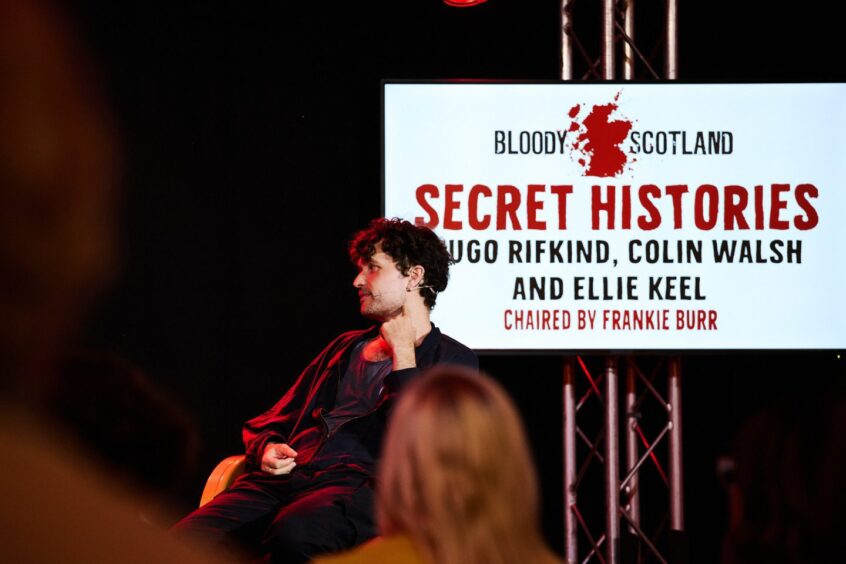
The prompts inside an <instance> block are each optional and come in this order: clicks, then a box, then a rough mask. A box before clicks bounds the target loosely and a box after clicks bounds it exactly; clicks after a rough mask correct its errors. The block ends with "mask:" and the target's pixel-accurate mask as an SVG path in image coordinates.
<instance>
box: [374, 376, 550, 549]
mask: <svg viewBox="0 0 846 564" xmlns="http://www.w3.org/2000/svg"><path fill="white" fill-rule="evenodd" d="M377 514H378V519H379V525H380V527H381V529H382V532H383V533H384V534H386V535H390V534H395V533H405V534H407V535H408V536H410V537H411V539H412V540H413V541H414V542H415V544H416V545H417V546H418V547H419V548H420V549H421V550H422V551H423V552H424V554H425V556H426V557H427V559H428V560H429V561H431V562H437V563H439V564H440V563H444V564H451V563H469V564H473V563H482V562H484V563H490V564H497V563H507V562H509V563H510V562H553V561H555V560H556V559H555V558H554V556H553V555H552V553H551V552H550V551H549V550H548V549H547V548H546V546H545V545H544V543H543V541H542V540H541V535H540V533H539V530H538V488H537V481H536V476H535V468H534V465H533V463H532V459H531V454H530V452H529V448H528V443H527V440H526V434H525V432H524V430H523V425H522V423H521V421H520V417H519V415H518V414H517V411H516V409H515V408H514V405H513V404H512V402H511V400H510V399H509V398H508V396H507V394H506V393H505V392H504V391H503V390H502V388H501V387H500V386H499V385H498V384H497V383H496V382H494V381H493V380H491V379H490V378H488V377H486V376H483V375H480V374H478V373H476V372H472V371H470V370H466V369H463V368H458V367H440V368H436V369H435V370H434V371H431V372H429V373H428V374H426V375H424V376H421V377H420V378H419V379H418V380H417V381H416V382H414V383H413V384H412V385H411V386H410V387H409V389H408V390H407V391H406V392H405V393H404V395H403V397H402V398H401V399H400V400H399V403H398V404H397V406H396V409H395V412H394V414H393V416H392V419H391V424H390V426H389V430H388V433H387V436H386V438H385V445H384V452H383V457H382V464H381V467H380V473H379V482H378V502H377Z"/></svg>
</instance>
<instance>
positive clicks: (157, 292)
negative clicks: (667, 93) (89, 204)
mask: <svg viewBox="0 0 846 564" xmlns="http://www.w3.org/2000/svg"><path fill="white" fill-rule="evenodd" d="M680 4H681V6H680V21H679V28H680V40H679V46H680V54H679V61H680V79H682V80H686V81H703V82H709V81H720V82H733V81H794V80H808V81H819V80H844V79H846V65H844V63H843V59H842V57H841V56H840V53H841V52H842V48H841V46H839V45H837V44H836V43H835V33H836V32H837V29H836V25H837V22H836V21H835V18H833V17H825V16H824V14H823V12H822V11H821V10H820V9H814V8H813V6H815V5H816V6H821V7H823V6H825V5H824V4H822V3H819V2H817V3H806V4H805V5H804V6H806V7H805V8H803V9H802V10H801V11H790V12H788V11H786V10H785V11H783V12H780V11H777V10H775V9H770V10H769V11H766V12H764V11H762V12H758V13H741V12H738V11H737V8H736V5H738V4H741V3H738V2H728V1H712V2H683V1H682V2H680ZM599 5H600V3H599V2H593V1H591V2H588V1H582V2H577V3H576V23H575V26H576V30H577V33H578V35H579V37H580V39H581V40H582V41H583V42H584V45H585V48H586V49H587V50H588V51H589V52H590V54H591V55H592V56H593V57H597V56H598V55H599V43H598V38H597V32H598V27H599V20H598V19H597V18H598V7H599ZM662 6H663V2H658V1H647V0H640V1H639V2H638V5H637V10H638V30H637V36H638V38H639V45H640V46H641V49H642V50H644V51H645V52H647V53H651V52H653V50H654V49H655V48H656V46H657V48H659V50H660V45H658V44H657V43H656V40H655V39H656V38H657V36H656V33H657V30H660V29H661V27H662V25H663V22H662ZM66 8H67V10H68V11H69V12H70V14H71V16H72V18H73V19H74V21H75V23H76V24H77V25H78V27H79V28H80V29H81V32H82V35H83V38H84V40H85V41H86V42H87V44H88V47H89V48H90V50H91V51H92V52H93V54H94V57H95V60H96V62H97V63H98V65H99V66H100V69H101V71H102V75H103V78H104V81H105V85H106V88H107V89H108V91H109V93H110V97H111V100H112V103H113V106H114V109H115V113H116V114H117V116H118V119H119V122H120V130H121V133H122V139H123V143H124V159H125V166H124V182H123V184H124V192H125V202H124V204H125V205H124V214H123V215H124V222H123V225H124V228H123V231H124V233H123V235H124V255H123V257H124V259H123V269H122V273H121V275H120V277H119V279H118V280H117V281H116V283H115V284H114V285H113V287H112V288H111V289H110V291H109V292H108V293H107V294H106V295H105V296H104V299H103V300H102V302H101V304H100V305H99V308H98V310H97V311H96V312H95V314H94V315H93V316H92V319H91V321H90V323H89V325H88V327H87V332H86V338H85V339H83V341H84V343H83V344H86V345H88V346H92V347H97V348H101V349H105V350H110V351H114V352H117V353H119V354H121V355H122V356H124V357H126V358H127V359H129V360H131V361H133V362H135V363H137V364H138V365H140V366H141V367H142V368H143V369H144V370H145V371H146V372H147V373H148V374H149V375H150V376H151V378H152V379H153V380H155V381H156V382H157V383H159V384H161V385H162V386H163V387H165V388H166V389H167V390H169V391H170V392H171V393H172V395H173V396H174V397H175V398H176V399H177V400H179V401H180V402H181V403H182V404H183V405H184V406H185V408H186V410H187V411H188V412H189V413H190V414H191V415H192V416H193V418H194V420H195V422H196V424H197V427H198V430H199V433H200V436H201V439H202V445H201V450H200V457H199V461H198V465H197V468H196V470H195V472H194V473H193V474H192V478H191V479H190V480H188V481H186V483H185V485H184V487H183V488H182V489H181V491H180V492H177V495H176V496H175V497H174V499H173V502H174V503H175V504H176V505H177V507H179V508H180V509H181V510H182V511H185V512H187V511H188V510H189V509H190V507H191V506H192V505H194V504H195V503H196V501H197V500H198V498H199V492H200V491H201V489H202V486H203V484H204V482H205V476H206V475H207V473H208V472H209V471H210V470H211V468H212V467H213V466H214V464H215V463H216V461H218V460H219V459H221V458H223V457H224V456H227V455H230V454H233V453H238V452H240V451H241V450H242V445H241V443H240V425H241V423H242V422H243V421H244V420H246V419H248V418H250V417H252V416H254V415H256V414H258V413H259V412H261V411H263V410H265V409H266V408H267V407H269V406H270V405H271V404H272V403H274V402H275V401H276V399H277V398H279V397H280V396H281V395H282V393H283V392H284V391H285V389H286V388H287V387H288V386H289V385H290V384H291V383H292V380H293V378H295V377H296V375H297V374H298V373H299V371H300V370H301V369H302V368H303V367H304V366H305V365H306V363H307V362H308V361H309V360H310V359H311V358H312V357H313V356H314V355H315V354H316V353H317V352H318V351H319V350H320V349H321V348H322V347H323V346H324V345H325V343H326V342H328V341H329V339H331V338H332V337H334V336H335V335H337V334H338V333H339V332H341V331H343V330H347V329H350V328H356V327H363V326H366V325H367V322H366V321H365V320H363V319H361V318H360V317H359V316H358V313H357V302H356V299H355V294H354V292H353V291H352V286H351V282H352V278H353V275H354V272H353V270H352V267H351V266H349V265H348V262H347V258H346V250H345V244H346V241H347V240H348V237H349V236H350V234H351V233H352V232H353V231H355V230H356V229H359V228H361V227H363V226H364V225H365V224H366V223H367V221H368V220H369V219H370V218H373V217H376V216H378V215H379V214H380V159H381V155H380V118H381V108H380V98H379V96H380V80H381V79H384V78H395V79H402V78H408V79H439V78H483V79H484V78H487V79H515V80H520V79H523V80H554V79H557V77H558V72H559V71H558V53H559V47H558V42H559V32H558V29H559V20H558V3H557V2H554V1H550V0H531V1H529V0H522V1H521V0H489V2H488V3H487V4H485V5H482V6H480V7H477V8H473V9H465V10H457V9H454V8H448V7H446V6H445V5H443V4H442V3H441V2H440V1H439V0H397V1H394V2H388V1H385V0H376V1H371V2H356V3H334V2H300V3H294V2H285V3H280V2H275V3H266V4H264V3H246V2H243V3H212V2H195V3H192V2H150V1H145V2H137V1H125V2H102V1H99V2H95V1H76V2H73V3H69V2H68V3H67V6H66ZM578 65H579V66H578V67H577V68H579V69H580V73H579V74H581V72H583V71H584V69H585V68H586V66H585V64H584V63H582V62H579V63H578ZM657 65H658V68H659V69H660V68H661V61H660V57H659V58H658V60H657ZM641 68H642V67H641ZM639 75H640V76H641V78H642V79H643V80H648V79H649V77H647V76H645V75H643V73H642V71H641V72H640V73H639ZM691 111H695V108H691ZM773 119H777V116H773ZM785 138H786V139H787V138H789V135H788V133H787V132H786V134H785ZM809 291H813V289H809ZM785 299H790V296H785ZM788 322H789V320H785V323H788ZM445 330H446V331H447V332H448V331H449V328H448V327H447V328H445ZM643 362H645V363H646V364H647V365H650V363H654V362H655V359H654V358H652V357H649V358H645V359H643ZM561 363H562V361H561V359H560V358H559V357H556V356H535V357H530V356H510V355H500V356H488V357H484V358H482V367H483V368H484V369H486V370H487V371H488V372H489V373H491V374H492V375H493V376H494V377H496V378H497V379H498V380H500V381H501V382H502V383H503V384H504V385H505V386H506V387H507V388H508V390H509V391H510V392H511V393H512V395H513V397H514V398H515V400H516V401H517V403H518V405H519V406H520V409H521V411H522V413H523V416H524V418H525V420H526V423H527V427H528V431H529V434H530V439H531V441H532V447H533V450H534V453H535V457H536V461H537V465H538V468H539V471H540V474H541V478H542V487H543V498H544V514H543V517H544V528H545V532H546V534H547V537H548V539H549V541H550V543H551V544H552V545H553V547H555V548H556V549H557V550H559V551H560V550H562V546H563V540H562V516H561V514H562V488H561V467H562V464H561V450H562V449H561V442H562V441H561V399H560V393H561V378H560V373H561ZM588 363H589V365H590V366H591V367H592V368H593V369H598V368H599V367H600V366H601V359H600V358H598V357H593V358H590V359H588ZM683 371H684V377H685V389H684V417H685V419H684V421H685V426H684V440H685V481H686V484H685V494H686V519H687V529H688V531H689V533H690V541H691V554H692V557H693V560H694V561H701V562H709V561H714V560H716V558H717V555H718V550H719V539H720V537H721V535H722V532H723V529H724V526H725V519H724V517H723V515H724V512H725V502H724V498H723V495H722V492H721V490H720V488H719V486H718V483H717V480H716V477H715V473H714V466H715V458H716V456H717V455H718V454H720V453H722V452H725V451H726V450H727V449H728V447H729V445H730V441H731V437H732V435H733V434H734V433H735V431H736V430H737V428H738V426H739V425H740V424H741V423H742V421H743V420H744V419H745V418H746V417H747V416H748V415H749V414H751V413H752V412H754V411H755V410H756V409H757V408H758V407H760V406H762V405H764V404H766V403H768V402H770V401H772V400H775V399H779V398H786V397H796V396H803V395H807V394H811V393H816V392H820V391H822V392H823V393H827V392H829V391H831V390H833V389H835V388H838V387H840V381H841V380H842V378H843V375H844V362H843V360H841V359H840V357H839V356H838V355H837V354H836V353H832V352H825V353H822V352H815V353H807V352H802V353H782V352H779V353H767V354H754V353H734V354H725V355H724V354H717V353H712V354H705V355H686V356H684V358H683ZM580 385H583V384H580ZM659 452H660V453H663V452H665V450H663V448H662V449H659ZM504 454H505V459H507V453H504ZM595 471H599V470H595ZM650 471H651V470H646V471H645V472H650ZM653 474H654V473H653ZM646 479H647V480H648V479H649V478H646ZM656 499H659V500H660V496H659V497H657V498H656ZM649 503H653V504H654V503H659V504H660V505H663V503H664V502H663V501H655V502H648V501H645V502H644V504H645V505H648V504H649ZM580 505H582V506H584V507H587V508H588V509H587V512H588V513H591V512H592V511H593V512H594V513H597V514H598V512H599V511H600V510H601V498H598V497H597V498H595V499H591V496H590V495H583V496H582V498H581V499H580ZM590 508H592V509H590ZM649 511H651V512H653V513H656V512H657V511H658V510H657V509H655V508H653V509H650V510H649Z"/></svg>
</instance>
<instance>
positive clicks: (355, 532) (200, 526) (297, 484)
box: [173, 468, 376, 563]
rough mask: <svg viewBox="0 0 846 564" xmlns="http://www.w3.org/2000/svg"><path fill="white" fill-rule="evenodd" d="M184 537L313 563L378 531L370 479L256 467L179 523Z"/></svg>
mask: <svg viewBox="0 0 846 564" xmlns="http://www.w3.org/2000/svg"><path fill="white" fill-rule="evenodd" d="M173 531H174V532H175V533H176V534H177V535H179V536H184V537H189V538H192V539H196V540H199V541H201V542H205V543H211V544H215V545H220V546H233V543H234V544H235V545H237V546H239V547H242V548H246V550H247V551H248V553H252V554H260V555H269V556H270V559H271V561H272V562H284V563H297V562H307V561H308V560H310V559H311V558H312V557H314V556H317V555H318V554H323V553H327V552H336V551H338V550H343V549H345V548H349V547H352V546H355V545H357V544H361V543H362V542H365V541H367V540H369V539H371V538H373V537H374V536H376V527H375V524H374V520H373V489H372V487H371V483H370V478H368V477H366V476H363V475H362V474H358V473H352V472H343V471H338V470H334V471H331V470H330V471H318V472H310V471H309V470H308V469H306V468H297V469H295V470H294V472H293V473H292V474H289V475H286V476H270V475H268V474H264V473H262V472H253V473H250V474H246V475H244V476H242V477H241V478H240V479H239V480H238V481H236V482H235V484H234V485H233V486H232V488H230V489H229V490H227V491H225V492H223V493H222V494H220V495H218V496H217V497H216V498H214V499H213V500H212V501H211V502H209V503H207V504H206V505H204V506H203V507H201V508H199V509H197V510H196V511H194V512H193V513H191V514H190V515H188V516H187V517H185V518H184V519H182V520H181V521H179V522H178V523H177V524H176V525H174V527H173Z"/></svg>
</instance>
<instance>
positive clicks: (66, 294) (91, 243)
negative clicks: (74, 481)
mask: <svg viewBox="0 0 846 564" xmlns="http://www.w3.org/2000/svg"><path fill="white" fill-rule="evenodd" d="M117 152H118V151H117V150H116V135H115V133H114V130H113V122H112V119H111V115H110V112H109V111H108V109H107V104H106V103H105V100H104V95H103V92H102V90H101V88H100V83H99V81H98V80H97V78H96V76H95V73H94V72H93V70H92V68H91V64H90V63H89V60H88V58H87V57H86V56H85V54H84V53H83V50H82V48H81V47H80V45H79V41H78V40H77V38H76V36H75V34H74V33H73V32H72V31H71V28H70V26H69V25H68V24H67V22H66V21H65V18H64V17H63V16H62V15H61V14H60V13H59V12H58V11H56V10H54V9H51V8H50V6H49V5H46V4H44V3H42V2H31V1H29V0H0V397H5V398H6V399H12V400H13V401H16V400H19V399H27V398H28V397H29V396H31V395H32V394H33V393H36V394H37V393H38V390H37V389H36V390H33V388H37V387H38V386H39V385H40V383H41V382H42V379H43V378H44V377H45V376H47V375H49V373H50V372H51V371H52V369H53V367H54V365H55V362H56V357H57V354H58V353H59V350H60V348H61V346H62V345H64V344H65V342H66V340H67V339H68V337H69V336H71V335H72V334H73V332H74V328H75V327H74V326H75V325H76V324H77V323H78V322H79V321H80V319H81V315H82V314H83V313H84V312H85V311H86V309H87V306H88V305H89V303H90V301H91V299H92V298H93V297H94V296H95V295H96V293H97V292H98V290H99V289H100V287H101V285H102V283H103V282H105V281H106V280H107V279H108V277H109V275H110V274H111V272H112V269H113V263H114V258H115V254H114V244H115V237H114V233H113V227H114V216H113V212H114V206H113V204H114V195H115V177H116V170H117V158H116V156H117Z"/></svg>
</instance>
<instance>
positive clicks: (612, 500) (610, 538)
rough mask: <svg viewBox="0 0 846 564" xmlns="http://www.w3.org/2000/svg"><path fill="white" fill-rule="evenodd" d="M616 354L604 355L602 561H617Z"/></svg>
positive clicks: (609, 563) (618, 522)
mask: <svg viewBox="0 0 846 564" xmlns="http://www.w3.org/2000/svg"><path fill="white" fill-rule="evenodd" d="M617 406H618V403H617V358H616V357H611V356H609V357H608V358H606V359H605V539H606V542H605V555H606V556H605V561H606V562H607V563H608V564H619V562H620V468H619V448H620V444H619V443H620V437H619V426H618V423H619V420H618V413H617Z"/></svg>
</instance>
